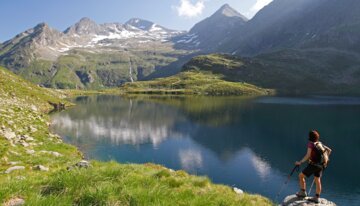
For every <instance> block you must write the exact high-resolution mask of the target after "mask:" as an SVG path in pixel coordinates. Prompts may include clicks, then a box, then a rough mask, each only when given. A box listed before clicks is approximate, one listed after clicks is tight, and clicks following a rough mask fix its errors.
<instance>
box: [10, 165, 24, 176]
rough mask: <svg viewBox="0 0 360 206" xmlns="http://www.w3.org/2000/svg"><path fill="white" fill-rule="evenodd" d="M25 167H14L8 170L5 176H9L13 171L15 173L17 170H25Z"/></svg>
mask: <svg viewBox="0 0 360 206" xmlns="http://www.w3.org/2000/svg"><path fill="white" fill-rule="evenodd" d="M24 169H25V167H24V166H14V167H10V168H8V169H7V170H6V171H5V174H9V173H11V172H12V171H15V170H24Z"/></svg>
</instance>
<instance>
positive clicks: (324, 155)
mask: <svg viewBox="0 0 360 206" xmlns="http://www.w3.org/2000/svg"><path fill="white" fill-rule="evenodd" d="M314 146H315V151H316V160H317V161H316V162H315V163H316V164H318V165H321V166H323V167H324V168H326V167H327V166H328V163H329V156H330V154H331V149H330V148H329V147H327V146H325V145H324V144H323V143H321V142H315V143H314Z"/></svg>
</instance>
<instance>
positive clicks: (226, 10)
mask: <svg viewBox="0 0 360 206" xmlns="http://www.w3.org/2000/svg"><path fill="white" fill-rule="evenodd" d="M216 16H222V17H223V16H225V17H240V18H241V19H243V20H244V21H248V19H247V18H246V17H245V16H244V15H242V14H240V13H239V12H238V11H236V10H235V9H234V8H232V7H231V6H230V5H229V4H224V5H223V6H222V7H221V8H220V9H219V10H217V11H216V12H215V13H214V14H213V17H216Z"/></svg>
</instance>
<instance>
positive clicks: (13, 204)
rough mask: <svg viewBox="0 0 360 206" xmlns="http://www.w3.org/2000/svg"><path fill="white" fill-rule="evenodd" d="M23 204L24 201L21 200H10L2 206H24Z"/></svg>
mask: <svg viewBox="0 0 360 206" xmlns="http://www.w3.org/2000/svg"><path fill="white" fill-rule="evenodd" d="M24 204H25V200H23V199H21V198H18V197H16V198H12V199H10V200H8V201H6V202H5V203H4V206H20V205H24Z"/></svg>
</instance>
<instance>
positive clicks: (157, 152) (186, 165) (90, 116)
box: [52, 96, 360, 206]
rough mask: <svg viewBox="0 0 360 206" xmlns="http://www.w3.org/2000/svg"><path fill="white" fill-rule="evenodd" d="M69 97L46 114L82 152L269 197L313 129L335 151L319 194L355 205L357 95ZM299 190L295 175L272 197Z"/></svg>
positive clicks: (359, 144)
mask: <svg viewBox="0 0 360 206" xmlns="http://www.w3.org/2000/svg"><path fill="white" fill-rule="evenodd" d="M74 102H75V103H76V104H77V106H76V107H73V108H71V109H69V110H67V111H63V112H60V113H56V114H53V115H52V122H53V124H52V130H53V131H54V132H56V133H58V134H59V135H61V136H62V137H63V138H64V140H65V141H66V142H68V143H71V144H73V145H76V146H78V147H79V148H80V150H81V151H82V152H83V153H84V154H85V155H86V157H88V158H91V159H98V160H104V161H107V160H116V161H118V162H121V163H146V162H153V163H157V164H161V165H164V166H166V167H169V168H172V169H175V170H178V169H183V170H186V171H188V172H189V173H192V174H197V175H206V176H208V177H209V178H210V179H211V180H212V181H213V182H215V183H222V184H227V185H229V186H236V187H238V188H241V189H243V190H245V191H247V192H250V193H258V194H261V195H264V196H267V197H269V198H271V199H273V200H275V197H276V194H277V193H278V191H279V189H280V187H281V185H282V184H283V183H284V181H285V179H286V176H287V174H288V173H289V172H290V171H291V169H292V168H293V164H294V162H295V161H296V160H300V159H301V158H302V157H303V155H304V154H305V152H306V143H307V133H308V131H309V130H310V129H317V130H319V132H320V135H321V140H322V141H323V142H324V143H325V144H326V145H328V146H330V147H331V148H332V149H333V154H332V156H331V162H330V165H329V167H328V169H327V170H326V171H325V172H324V176H323V194H322V196H323V197H325V198H328V199H330V200H332V201H334V202H335V203H337V204H338V205H349V206H352V205H353V206H355V205H360V178H359V170H360V164H359V157H360V155H359V154H360V99H358V98H336V97H308V98H284V97H260V98H240V97H146V96H138V97H134V98H125V97H119V96H92V97H78V98H76V99H74ZM303 166H304V165H303ZM310 184H311V179H309V180H308V188H309V186H310ZM297 190H298V186H297V175H296V174H294V176H293V177H292V178H291V181H290V182H289V184H288V185H287V186H286V188H285V189H284V190H283V192H282V193H281V195H280V198H278V200H279V201H280V200H282V199H283V197H285V196H286V195H289V194H294V193H295V192H296V191H297ZM312 191H313V192H312V194H314V191H315V188H313V190H312Z"/></svg>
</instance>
